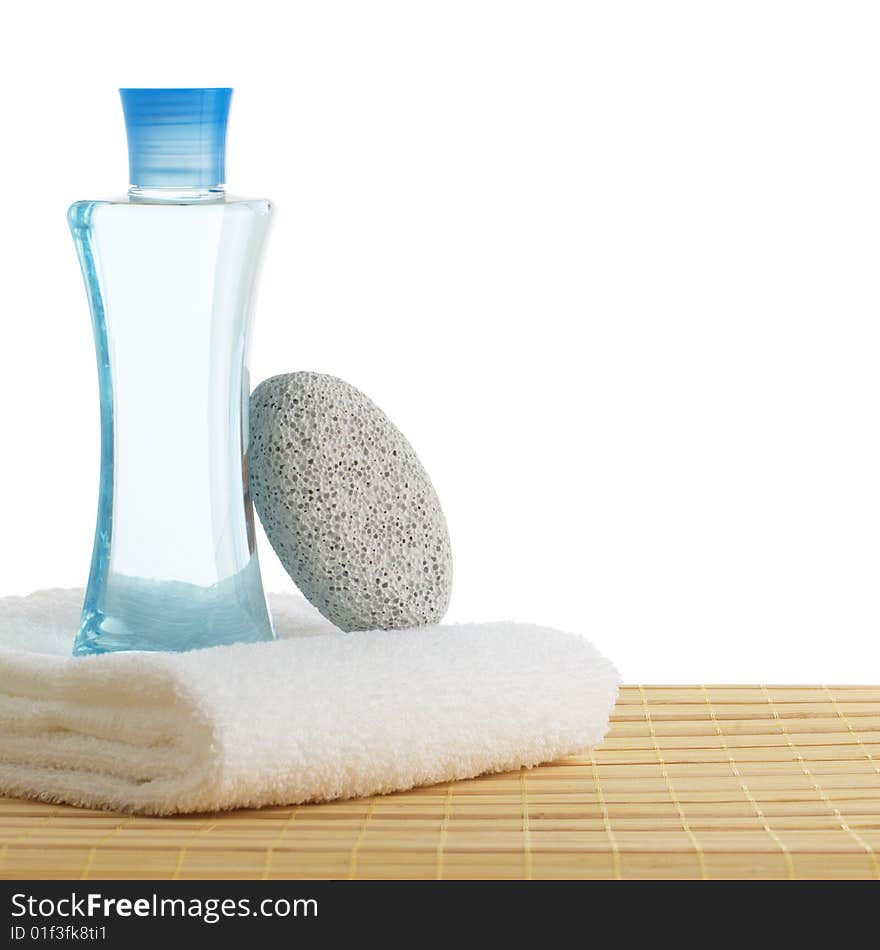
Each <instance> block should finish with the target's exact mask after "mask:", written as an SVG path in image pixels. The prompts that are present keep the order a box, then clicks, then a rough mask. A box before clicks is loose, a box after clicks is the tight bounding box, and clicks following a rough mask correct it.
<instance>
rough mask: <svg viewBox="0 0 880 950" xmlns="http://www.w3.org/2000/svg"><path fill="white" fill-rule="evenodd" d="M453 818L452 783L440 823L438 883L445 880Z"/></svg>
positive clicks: (447, 791) (444, 803) (447, 792)
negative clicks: (444, 870) (447, 839)
mask: <svg viewBox="0 0 880 950" xmlns="http://www.w3.org/2000/svg"><path fill="white" fill-rule="evenodd" d="M451 817H452V783H450V784H449V786H448V787H447V789H446V796H445V798H444V799H443V820H442V821H441V822H440V838H439V839H438V841H437V874H436V879H437V880H438V881H442V880H443V861H444V853H443V849H444V848H445V847H446V832H447V831H448V830H449V820H450V818H451Z"/></svg>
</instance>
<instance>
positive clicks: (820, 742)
mask: <svg viewBox="0 0 880 950" xmlns="http://www.w3.org/2000/svg"><path fill="white" fill-rule="evenodd" d="M878 854H880V687H872V686H859V685H849V686H832V687H825V686H813V685H801V686H784V685H783V686H756V685H743V686H736V685H734V686H727V685H711V686H699V687H695V686H662V685H661V686H644V687H635V686H625V687H623V688H622V689H621V691H620V698H619V702H618V704H617V707H616V709H615V712H614V716H613V718H612V728H611V733H610V735H609V736H608V738H607V739H606V741H605V742H604V743H603V744H602V746H600V747H599V748H598V749H596V750H594V752H593V754H592V755H591V754H589V753H585V754H583V755H575V756H570V757H568V758H567V759H564V760H561V761H560V762H556V763H553V764H550V765H545V766H541V767H540V768H537V769H533V770H531V771H524V772H517V773H512V774H506V775H488V776H483V777H481V778H477V779H472V780H470V781H464V782H454V783H451V784H449V785H441V786H435V787H432V788H420V789H412V790H410V791H408V792H401V793H398V794H395V795H387V796H383V797H378V798H375V799H365V800H351V801H342V802H330V803H322V804H313V805H300V806H297V807H295V808H283V807H272V808H265V809H243V810H240V811H235V812H224V813H218V814H213V815H180V816H175V817H173V818H164V819H162V818H147V817H138V816H128V815H116V814H112V813H108V812H101V811H91V810H85V809H77V808H70V807H66V806H56V805H47V804H43V803H39V802H29V801H22V800H16V799H0V877H2V878H23V877H33V878H81V877H84V878H92V879H112V878H130V879H139V878H142V879H145V878H151V877H153V878H179V879H187V878H207V879H222V878H310V877H327V878H346V877H355V878H371V877H373V878H375V877H380V878H389V877H390V878H400V877H406V878H409V877H417V878H434V877H445V878H487V877H489V878H494V877H498V878H522V877H533V878H602V877H619V878H645V877H650V878H664V877H668V878H675V877H686V878H693V877H706V878H737V877H740V878H742V877H767V878H786V877H801V878H808V877H832V878H833V877H837V878H872V877H873V878H880V861H878Z"/></svg>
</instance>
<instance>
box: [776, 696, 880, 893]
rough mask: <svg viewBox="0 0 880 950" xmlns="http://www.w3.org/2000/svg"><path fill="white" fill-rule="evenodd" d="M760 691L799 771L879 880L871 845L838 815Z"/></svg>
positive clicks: (780, 719)
mask: <svg viewBox="0 0 880 950" xmlns="http://www.w3.org/2000/svg"><path fill="white" fill-rule="evenodd" d="M761 690H762V691H763V693H764V696H765V697H766V698H767V704H768V705H769V707H770V712H771V713H772V714H773V718H774V719H775V720H776V721H777V722H778V723H779V727H780V728H781V729H782V735H783V736H784V737H785V740H786V742H787V743H788V746H789V748H790V749H791V751H792V752H793V753H794V755H795V758H796V759H797V760H798V763H799V764H800V767H801V770H802V771H803V773H804V775H805V776H806V777H807V780H808V781H809V782H810V784H811V785H812V786H813V788H814V790H815V791H816V793H817V794H818V796H819V798H821V799H822V802H823V804H824V805H825V806H826V807H827V808H829V809H830V810H831V811H832V812H833V813H834V817H835V818H836V819H837V821H838V822H839V823H840V827H841V828H842V829H843V830H844V831H845V832H846V833H847V834H848V835H849V836H850V837H851V838H852V839H853V841H855V842H856V844H858V846H859V847H860V848H862V849H863V850H864V851H865V852H866V854H867V855H868V858H869V859H870V861H871V866H872V868H873V870H874V877H876V878H877V879H878V880H880V863H878V861H877V855H876V854H875V853H874V849H873V848H872V847H871V845H870V844H869V843H868V842H867V841H865V839H864V838H863V837H862V836H861V835H860V834H859V833H858V832H857V831H856V830H855V829H853V828H850V826H849V824H847V821H846V819H845V818H844V817H843V815H842V814H841V813H840V809H839V808H838V807H837V805H835V804H834V802H833V801H832V800H831V798H829V797H828V794H827V793H826V792H825V790H824V789H823V788H822V786H821V785H820V784H819V782H818V781H817V780H816V777H815V775H813V773H812V771H811V770H810V767H809V766H808V765H807V762H806V759H805V758H804V757H803V755H801V752H800V750H799V749H798V747H797V746H796V745H795V744H794V742H793V741H792V738H791V736H790V735H789V734H788V730H787V729H786V728H785V723H784V722H783V721H782V718H781V717H780V715H779V713H778V712H777V710H776V706H775V705H774V703H773V700H772V699H771V697H770V691H769V690H768V689H767V687H766V686H765V685H764V684H763V683H762V684H761Z"/></svg>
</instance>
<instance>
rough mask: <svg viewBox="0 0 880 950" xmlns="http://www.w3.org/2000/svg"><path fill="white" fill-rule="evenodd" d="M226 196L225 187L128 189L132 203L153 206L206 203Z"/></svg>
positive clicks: (132, 187) (135, 187)
mask: <svg viewBox="0 0 880 950" xmlns="http://www.w3.org/2000/svg"><path fill="white" fill-rule="evenodd" d="M225 195H226V187H225V186H224V185H212V186H211V187H210V188H192V187H187V186H184V185H179V186H171V187H163V188H145V187H142V186H141V185H131V186H129V189H128V197H129V198H131V200H132V201H142V202H145V203H153V204H163V203H164V204H198V203H200V202H204V201H217V200H218V199H219V198H223V197H224V196H225Z"/></svg>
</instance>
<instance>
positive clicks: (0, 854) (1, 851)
mask: <svg viewBox="0 0 880 950" xmlns="http://www.w3.org/2000/svg"><path fill="white" fill-rule="evenodd" d="M60 810H61V809H60V808H55V809H53V810H52V811H51V812H50V813H49V814H48V815H46V820H45V821H38V822H37V824H35V825H31V827H30V828H28V830H27V831H24V832H22V833H21V834H20V835H16V836H15V837H14V838H10V840H9V841H6V842H4V844H3V847H2V848H0V867H2V866H3V865H4V864H5V863H6V852H7V851H8V850H9V846H10V845H11V844H16V843H17V842H19V841H24V840H25V838H29V837H30V836H31V835H32V834H35V833H36V832H37V831H39V830H40V828H45V827H46V825H48V824H49V823H50V822H51V821H52V819H53V818H55V817H56V816H57V815H58V812H59V811H60Z"/></svg>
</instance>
